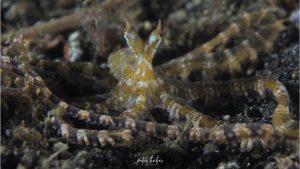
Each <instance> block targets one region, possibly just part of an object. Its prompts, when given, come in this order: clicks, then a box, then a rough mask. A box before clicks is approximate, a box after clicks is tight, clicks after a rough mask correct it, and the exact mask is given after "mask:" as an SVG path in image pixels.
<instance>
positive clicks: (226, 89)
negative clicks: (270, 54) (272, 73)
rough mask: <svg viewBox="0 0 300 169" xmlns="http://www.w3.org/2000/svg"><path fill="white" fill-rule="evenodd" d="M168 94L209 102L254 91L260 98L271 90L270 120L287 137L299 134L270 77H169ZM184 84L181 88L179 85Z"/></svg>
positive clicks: (285, 99) (284, 99) (281, 88)
mask: <svg viewBox="0 0 300 169" xmlns="http://www.w3.org/2000/svg"><path fill="white" fill-rule="evenodd" d="M172 82H173V83H171V84H172V85H171V86H170V87H169V88H168V89H169V90H168V91H169V93H170V94H172V95H174V96H177V97H182V98H185V99H196V98H201V99H204V100H205V102H206V103H209V102H212V101H214V100H216V99H218V98H220V97H221V96H226V95H229V96H233V97H238V96H246V97H247V96H248V94H249V92H251V91H255V92H256V93H258V94H259V95H260V96H262V97H264V95H265V94H266V91H267V90H268V91H271V92H272V95H273V97H274V99H275V100H276V102H277V106H276V107H275V110H274V112H273V115H272V123H273V125H274V126H275V127H276V128H277V129H278V130H281V131H282V133H283V134H284V135H286V136H288V137H291V138H298V137H299V129H298V126H299V124H298V122H297V121H295V120H293V118H292V115H291V113H290V110H289V94H288V92H287V90H286V88H285V87H284V85H283V84H282V83H280V82H279V81H276V80H272V79H259V78H250V79H243V80H232V81H227V82H183V81H175V80H172ZM183 87H185V88H183Z"/></svg>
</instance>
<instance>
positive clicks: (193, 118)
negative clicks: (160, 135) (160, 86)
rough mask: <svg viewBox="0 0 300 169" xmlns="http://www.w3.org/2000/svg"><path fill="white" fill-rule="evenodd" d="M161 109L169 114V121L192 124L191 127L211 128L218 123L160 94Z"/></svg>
mask: <svg viewBox="0 0 300 169" xmlns="http://www.w3.org/2000/svg"><path fill="white" fill-rule="evenodd" d="M160 99H161V107H162V108H163V109H166V110H167V111H168V113H169V120H170V121H174V120H176V121H179V122H182V121H184V122H192V124H193V126H197V127H199V126H201V127H213V126H215V125H216V124H218V121H217V120H216V119H214V118H212V117H210V116H207V115H205V114H202V113H200V112H198V111H196V110H195V109H193V108H192V107H189V106H185V105H181V104H179V103H177V102H176V101H174V99H173V98H172V97H171V96H170V95H168V94H161V95H160Z"/></svg>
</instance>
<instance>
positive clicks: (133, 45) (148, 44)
mask: <svg viewBox="0 0 300 169" xmlns="http://www.w3.org/2000/svg"><path fill="white" fill-rule="evenodd" d="M125 24H126V27H125V31H124V38H125V39H126V41H127V45H128V47H129V48H130V49H131V50H132V52H133V53H134V54H135V55H137V56H146V57H150V58H151V59H152V58H153V56H154V54H155V52H156V50H157V48H158V46H159V45H160V43H161V40H162V38H161V20H159V21H158V25H157V28H156V29H155V30H153V31H152V33H151V34H150V36H149V37H148V38H147V40H146V41H143V40H142V38H141V37H140V36H139V35H138V33H137V32H136V31H134V29H133V28H132V26H131V24H130V23H129V22H128V20H125Z"/></svg>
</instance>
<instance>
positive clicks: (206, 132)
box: [1, 9, 299, 150]
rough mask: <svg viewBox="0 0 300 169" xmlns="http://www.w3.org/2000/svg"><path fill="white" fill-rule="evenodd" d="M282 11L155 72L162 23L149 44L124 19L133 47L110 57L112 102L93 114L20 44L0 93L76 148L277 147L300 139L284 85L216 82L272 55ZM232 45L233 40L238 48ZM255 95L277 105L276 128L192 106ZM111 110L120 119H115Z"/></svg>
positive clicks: (66, 68) (244, 23) (244, 22)
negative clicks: (144, 143)
mask: <svg viewBox="0 0 300 169" xmlns="http://www.w3.org/2000/svg"><path fill="white" fill-rule="evenodd" d="M277 12H278V10H274V9H262V10H259V11H254V12H250V13H246V12H244V13H242V14H240V16H239V17H238V19H236V22H234V23H231V24H230V25H229V26H228V28H227V29H225V30H224V31H222V32H220V33H219V34H218V35H217V36H215V37H214V38H212V39H211V40H209V41H207V42H206V43H204V44H202V45H201V46H199V47H197V48H196V49H195V50H193V51H191V52H189V53H187V54H185V55H183V56H182V57H179V58H175V59H173V60H171V61H169V62H167V63H164V64H162V65H159V66H156V67H154V66H153V65H152V60H153V57H154V55H155V53H156V51H157V49H158V48H159V45H160V43H161V41H162V40H163V38H162V37H161V30H162V26H161V21H159V22H158V25H157V28H156V29H155V30H154V31H152V33H151V34H150V35H149V37H148V39H146V40H143V39H142V38H141V37H140V36H139V34H138V33H137V32H136V31H135V30H134V28H133V27H132V25H131V24H130V23H129V21H127V20H126V27H125V31H124V38H125V39H126V42H127V45H128V48H124V49H121V50H119V51H116V52H114V53H112V54H111V55H110V56H109V58H108V61H107V62H108V63H107V65H108V67H109V71H110V73H111V74H112V75H113V77H114V78H115V79H117V80H118V83H117V84H116V86H114V87H113V90H112V91H111V93H110V94H109V96H108V97H109V98H108V99H107V100H105V101H104V102H101V103H94V104H93V105H91V104H89V106H90V107H89V108H88V110H85V109H83V108H82V107H84V106H83V104H82V105H80V104H79V105H78V106H79V107H81V108H79V107H78V106H75V105H71V104H68V103H67V102H66V101H64V100H62V99H60V98H59V97H58V96H56V95H55V94H54V93H52V92H51V91H50V90H49V89H48V87H47V85H46V83H45V82H44V80H43V79H42V77H41V76H40V75H39V74H38V73H36V71H35V70H34V69H33V68H32V67H34V66H36V67H38V66H44V67H43V68H44V69H49V68H47V65H46V64H45V63H46V62H47V61H29V58H28V56H27V55H29V54H28V53H27V52H28V51H27V48H26V46H23V47H22V45H20V44H19V49H18V50H19V51H18V52H19V55H22V57H13V56H2V57H1V65H2V66H1V73H2V87H1V94H2V95H5V94H8V93H12V92H13V93H15V94H16V93H22V92H23V93H24V92H25V93H26V94H27V95H28V96H30V97H31V98H33V99H35V100H38V101H39V104H41V105H44V107H45V108H46V109H47V112H48V113H47V117H46V118H45V124H46V125H47V126H51V127H52V128H54V130H55V131H56V133H57V134H58V135H60V136H62V137H63V138H64V139H65V140H67V141H68V142H71V143H75V144H84V145H92V146H131V145H134V144H138V139H135V138H136V137H139V138H141V139H144V140H148V139H149V138H150V139H151V138H156V139H159V140H162V142H165V143H170V142H172V143H174V144H179V145H180V144H181V145H184V144H187V143H205V142H214V143H218V144H229V145H231V144H239V145H240V148H241V150H251V149H253V148H255V146H258V145H260V146H261V147H263V148H264V149H271V148H273V147H275V146H276V145H280V144H284V143H285V141H286V140H288V139H290V140H298V139H299V129H298V128H299V122H298V121H297V120H294V119H293V118H292V115H291V112H290V109H289V95H288V93H287V90H286V88H285V87H284V86H283V84H282V83H281V82H279V81H277V80H273V79H270V78H263V77H261V78H260V77H255V78H249V79H238V80H229V81H225V82H220V81H213V79H214V77H215V76H217V75H221V74H230V75H231V76H233V77H235V76H237V75H238V74H239V73H241V72H242V71H244V70H245V69H244V67H247V66H249V65H253V64H255V63H256V62H257V60H258V56H260V55H261V54H264V53H269V52H270V51H271V49H272V47H273V43H274V41H275V39H276V38H277V36H278V34H279V33H280V31H282V30H283V29H284V26H283V19H279V18H278V17H279V16H278V15H277ZM231 39H235V41H234V43H233V42H232V41H231ZM18 42H22V43H23V44H26V40H25V39H22V38H15V42H14V43H12V44H14V45H17V44H18ZM12 48H13V47H12ZM21 49H23V50H21ZM29 62H32V63H30V64H29ZM50 62H51V61H49V64H48V65H51V64H54V65H58V64H60V66H56V67H55V66H52V69H55V68H56V69H60V71H63V72H65V73H66V72H71V71H74V72H77V73H82V72H83V73H84V74H86V75H87V76H92V75H93V74H98V75H99V74H101V71H102V68H99V66H96V65H92V64H90V63H77V64H76V66H75V64H74V65H73V64H72V63H57V62H52V63H50ZM43 64H44V65H43ZM48 67H51V66H48ZM195 70H200V71H198V73H199V72H200V73H201V76H202V78H203V79H206V80H207V81H200V82H190V81H188V80H187V77H188V75H189V74H190V73H191V72H193V71H195ZM98 80H99V79H98ZM77 82H78V83H83V82H80V81H77ZM94 82H95V83H96V82H97V80H95V81H94ZM87 83H88V81H87ZM92 86H95V85H92ZM96 87H97V86H96ZM250 93H256V94H257V95H259V96H260V97H265V95H266V93H271V95H272V97H273V98H274V99H275V101H276V103H277V104H276V107H275V109H274V111H273V113H272V120H271V122H263V121H258V122H237V123H230V122H228V121H223V120H221V119H218V118H215V117H212V116H210V115H209V114H207V113H202V112H200V111H198V110H196V109H195V108H193V107H192V106H191V105H190V104H189V102H188V101H190V100H195V99H199V98H200V99H203V100H204V103H211V102H213V101H214V100H217V99H218V98H221V97H224V96H230V97H247V96H248V95H249V94H250ZM105 97H107V96H105ZM92 103H93V102H92ZM204 106H205V105H204ZM154 108H160V109H163V110H166V111H162V113H167V114H161V116H167V120H166V122H159V121H158V120H156V119H157V118H156V117H154V116H153V114H152V113H151V110H153V109H154ZM111 110H114V111H117V112H119V114H116V113H111Z"/></svg>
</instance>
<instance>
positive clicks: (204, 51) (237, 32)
mask: <svg viewBox="0 0 300 169" xmlns="http://www.w3.org/2000/svg"><path fill="white" fill-rule="evenodd" d="M248 27H249V28H252V29H244V28H248ZM283 28H284V26H283V24H282V20H278V19H277V18H276V17H275V15H274V14H273V13H272V11H270V10H261V11H258V12H252V13H250V14H249V13H243V14H241V16H240V19H239V20H238V21H236V22H235V23H232V24H231V25H230V26H229V27H228V28H227V29H226V30H225V31H223V32H221V33H219V34H218V35H217V36H216V37H215V38H213V39H212V40H210V41H208V42H206V43H204V44H203V45H201V46H200V47H198V48H196V49H195V50H193V51H192V52H190V53H187V54H186V55H184V56H182V57H179V58H176V59H174V60H171V61H170V62H168V63H166V64H163V65H161V66H159V67H157V68H156V69H158V70H161V71H163V72H164V73H167V74H168V75H170V76H172V75H175V76H176V75H180V77H181V78H182V79H186V78H187V76H188V75H189V74H190V73H191V72H192V71H194V70H201V72H202V76H203V78H204V79H207V80H212V79H213V77H214V76H216V75H218V74H222V73H230V74H232V75H234V74H236V73H240V72H241V70H242V68H243V66H245V65H247V63H249V62H250V63H252V64H253V63H255V61H256V60H257V55H259V54H260V53H266V52H270V50H271V49H272V46H273V42H274V40H275V39H276V38H277V36H278V34H279V32H280V31H281V30H283ZM245 31H247V32H245ZM233 37H235V39H234V43H235V44H238V45H236V46H235V47H232V48H228V49H226V50H216V51H214V50H213V49H214V48H216V47H217V46H218V45H221V44H224V45H225V44H226V42H228V41H229V40H230V39H231V38H233ZM221 46H222V45H221Z"/></svg>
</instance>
